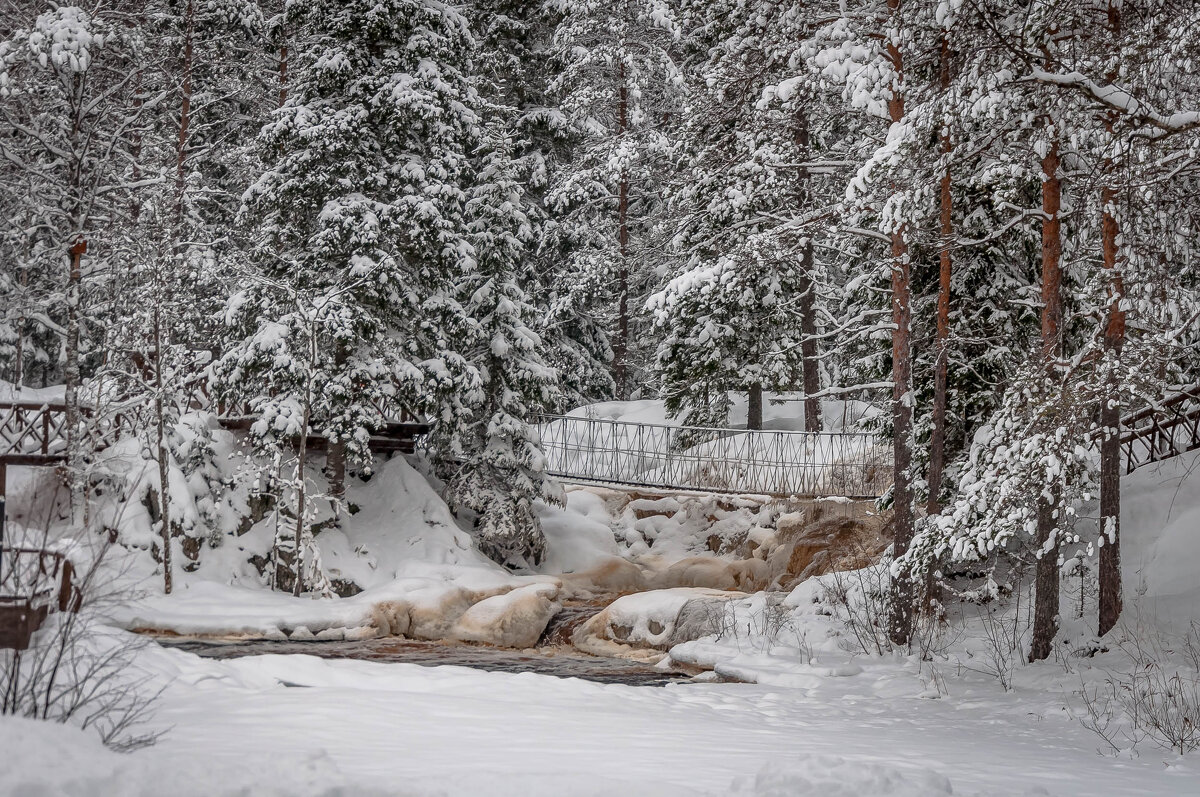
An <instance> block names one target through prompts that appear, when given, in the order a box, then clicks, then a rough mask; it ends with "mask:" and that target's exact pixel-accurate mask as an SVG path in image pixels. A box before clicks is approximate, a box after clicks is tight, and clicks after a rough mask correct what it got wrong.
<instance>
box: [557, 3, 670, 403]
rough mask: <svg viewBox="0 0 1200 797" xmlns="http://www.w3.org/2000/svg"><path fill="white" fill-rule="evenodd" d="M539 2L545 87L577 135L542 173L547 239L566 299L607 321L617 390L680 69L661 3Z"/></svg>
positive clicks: (627, 367)
mask: <svg viewBox="0 0 1200 797" xmlns="http://www.w3.org/2000/svg"><path fill="white" fill-rule="evenodd" d="M551 7H552V8H553V9H554V10H556V11H557V12H558V13H560V14H561V15H562V20H561V22H559V24H558V26H557V27H556V29H555V31H554V48H555V49H554V54H555V58H556V61H557V63H558V64H559V67H560V71H559V72H558V74H557V75H556V76H555V77H554V79H553V80H552V81H551V85H550V91H551V94H552V95H555V96H558V97H559V98H560V100H559V107H560V108H561V109H562V112H563V113H564V114H565V115H566V118H567V119H568V120H569V122H570V124H571V125H572V127H573V128H574V129H575V130H576V131H578V133H579V134H580V136H581V137H582V143H581V144H580V145H579V147H578V148H577V149H576V151H575V153H574V157H573V159H572V160H571V162H570V163H569V164H567V165H565V166H564V167H563V168H562V169H560V170H559V171H558V173H557V174H555V175H553V176H552V188H551V192H550V197H549V200H550V207H551V208H552V210H553V212H554V213H555V214H556V215H557V216H558V218H559V220H560V221H559V224H558V225H556V229H554V230H553V231H552V235H551V240H550V245H552V246H555V248H559V249H560V250H565V251H566V252H567V257H568V258H569V263H568V264H567V265H565V266H564V268H563V269H562V273H564V275H565V277H566V279H568V280H569V281H570V282H571V283H573V284H574V286H575V287H573V288H572V290H571V293H570V294H569V298H568V301H570V302H571V303H572V304H574V305H576V306H585V307H588V308H589V310H591V312H592V314H593V317H594V318H595V319H596V320H597V321H601V320H607V321H608V323H609V328H610V330H611V337H612V344H613V345H612V374H613V381H614V383H615V388H616V394H617V397H618V398H622V399H624V398H628V397H629V396H630V395H631V393H632V392H633V389H634V385H635V384H636V383H638V382H639V379H638V376H639V374H638V373H636V372H635V370H636V365H635V361H636V360H637V359H638V353H637V352H636V351H634V346H635V343H636V341H637V340H638V339H640V337H641V325H640V321H639V320H638V318H637V314H638V308H639V307H640V306H641V302H642V301H644V297H645V295H646V292H647V291H648V289H649V288H650V287H653V284H652V283H653V282H654V276H653V271H652V268H653V266H654V262H653V261H654V259H655V258H654V252H653V249H652V247H651V246H650V240H651V234H652V232H653V229H652V228H653V223H654V217H655V214H656V212H657V210H658V208H659V207H660V206H661V196H660V192H659V191H658V190H657V185H656V177H655V176H656V175H657V174H659V173H660V170H661V169H662V167H663V165H664V156H665V154H666V152H667V150H668V149H669V146H670V137H669V135H668V134H667V130H668V129H669V126H670V125H671V120H672V119H673V118H675V115H676V113H677V110H678V107H677V101H676V95H677V93H678V90H679V88H680V86H681V81H682V78H681V75H680V73H679V70H678V67H677V66H676V64H675V60H674V56H673V52H672V49H673V46H674V42H675V38H676V36H677V31H676V23H675V18H674V13H673V10H672V8H671V7H670V6H669V5H668V4H667V3H666V2H663V0H625V2H622V3H619V4H617V5H616V6H612V5H610V4H606V3H603V2H600V1H599V0H587V2H583V3H578V2H562V1H561V0H555V2H553V3H551Z"/></svg>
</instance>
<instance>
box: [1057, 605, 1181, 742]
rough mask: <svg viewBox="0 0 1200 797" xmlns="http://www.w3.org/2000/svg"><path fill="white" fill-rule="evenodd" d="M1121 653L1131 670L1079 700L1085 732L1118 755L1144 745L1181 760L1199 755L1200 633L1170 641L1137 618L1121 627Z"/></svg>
mask: <svg viewBox="0 0 1200 797" xmlns="http://www.w3.org/2000/svg"><path fill="white" fill-rule="evenodd" d="M1117 647H1118V649H1119V650H1120V651H1122V652H1123V653H1125V655H1126V656H1127V657H1128V659H1129V667H1128V669H1127V670H1125V671H1121V672H1110V673H1109V674H1108V677H1107V678H1105V680H1104V682H1103V683H1102V684H1099V685H1096V686H1092V687H1089V686H1088V685H1087V684H1086V683H1085V684H1083V685H1082V687H1081V689H1080V691H1079V692H1078V693H1077V694H1076V698H1077V699H1078V701H1079V705H1080V708H1081V709H1082V710H1080V711H1077V716H1078V718H1079V721H1080V722H1081V723H1082V724H1083V726H1084V727H1085V728H1087V729H1088V730H1090V731H1092V732H1094V733H1096V734H1097V735H1098V736H1100V737H1101V738H1102V739H1103V740H1104V742H1105V744H1106V746H1107V747H1108V749H1110V750H1111V751H1113V752H1117V751H1119V750H1120V749H1121V746H1120V744H1118V742H1124V743H1126V744H1127V745H1128V749H1130V750H1132V751H1136V749H1137V746H1138V745H1139V744H1140V743H1141V742H1143V741H1145V740H1149V741H1151V742H1152V743H1154V744H1155V745H1157V746H1158V747H1162V748H1165V749H1168V750H1173V751H1174V752H1176V753H1178V754H1180V755H1184V754H1186V753H1190V752H1193V751H1195V750H1197V749H1200V666H1197V665H1198V664H1200V627H1198V626H1197V624H1196V623H1192V625H1191V626H1190V627H1189V629H1188V631H1187V632H1186V633H1185V634H1183V635H1182V636H1180V637H1171V636H1168V635H1165V634H1163V633H1162V632H1160V631H1159V630H1158V629H1157V628H1156V627H1155V626H1153V625H1151V624H1149V623H1146V622H1144V621H1143V618H1142V616H1141V614H1140V612H1136V613H1135V616H1134V618H1133V622H1132V623H1130V624H1122V628H1121V634H1120V641H1119V642H1118V643H1117ZM1173 658H1176V659H1177V660H1178V663H1177V664H1176V663H1172V660H1173Z"/></svg>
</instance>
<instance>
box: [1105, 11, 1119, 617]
mask: <svg viewBox="0 0 1200 797" xmlns="http://www.w3.org/2000/svg"><path fill="white" fill-rule="evenodd" d="M1108 21H1109V27H1110V28H1111V29H1112V31H1113V33H1114V34H1117V35H1118V36H1119V34H1120V32H1121V11H1120V8H1119V7H1118V6H1117V4H1116V3H1114V2H1112V0H1110V2H1109V4H1108ZM1116 77H1117V76H1116V75H1115V74H1110V75H1109V80H1110V81H1112V80H1115V79H1116ZM1115 122H1116V114H1115V113H1110V114H1109V115H1108V117H1107V119H1106V120H1105V127H1106V130H1107V133H1108V137H1109V141H1110V146H1111V142H1112V141H1114V135H1113V133H1114V131H1113V128H1114V126H1115ZM1104 171H1105V173H1106V174H1107V176H1108V178H1109V183H1108V185H1106V186H1104V188H1103V189H1102V190H1101V192H1100V204H1101V205H1102V206H1103V221H1102V223H1101V237H1102V239H1103V247H1104V269H1105V271H1106V273H1107V274H1108V321H1107V324H1106V325H1105V328H1104V363H1105V366H1106V367H1107V369H1108V373H1107V374H1106V377H1105V385H1104V387H1105V391H1104V393H1105V395H1104V399H1103V402H1104V403H1103V405H1102V406H1101V408H1100V427H1101V434H1103V435H1104V437H1103V438H1102V439H1101V442H1100V530H1101V536H1100V574H1099V577H1100V617H1099V632H1100V635H1101V636H1103V635H1104V634H1107V633H1108V632H1109V631H1111V630H1112V628H1113V626H1115V625H1116V624H1117V620H1118V618H1120V616H1121V393H1120V383H1119V379H1120V375H1119V374H1118V372H1117V366H1118V365H1119V363H1120V361H1121V351H1122V349H1123V348H1124V346H1125V310H1124V309H1123V308H1122V306H1121V301H1122V299H1123V298H1124V295H1125V284H1124V279H1123V277H1122V274H1121V263H1120V262H1118V258H1119V252H1118V250H1117V237H1118V236H1119V235H1120V232H1121V229H1120V225H1119V224H1118V222H1117V217H1116V203H1117V190H1116V188H1115V187H1114V185H1113V183H1114V182H1115V177H1116V175H1115V171H1116V164H1115V163H1114V162H1113V160H1112V159H1111V158H1108V159H1106V160H1105V163H1104Z"/></svg>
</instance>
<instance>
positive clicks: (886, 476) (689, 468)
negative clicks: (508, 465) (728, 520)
mask: <svg viewBox="0 0 1200 797" xmlns="http://www.w3.org/2000/svg"><path fill="white" fill-rule="evenodd" d="M540 430H541V441H542V450H543V452H544V453H545V456H546V460H547V470H548V471H549V472H550V473H551V474H552V475H554V476H556V477H558V478H560V479H563V480H566V481H584V482H602V483H609V484H623V485H631V486H637V487H656V488H669V489H683V490H703V491H709V492H727V493H752V494H762V495H785V496H793V495H794V496H809V497H816V496H844V497H847V498H859V499H866V498H876V497H878V496H880V495H882V494H883V493H884V492H886V491H887V489H888V487H889V486H890V485H891V475H892V460H891V451H890V448H889V447H887V446H885V445H883V444H882V441H880V440H879V439H878V438H877V437H876V436H875V435H873V434H869V433H864V432H798V431H760V430H742V429H711V428H703V427H694V426H668V425H665V424H652V423H633V422H629V421H614V420H604V419H598V418H585V417H578V416H568V415H547V416H543V418H542V423H541V427H540Z"/></svg>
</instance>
